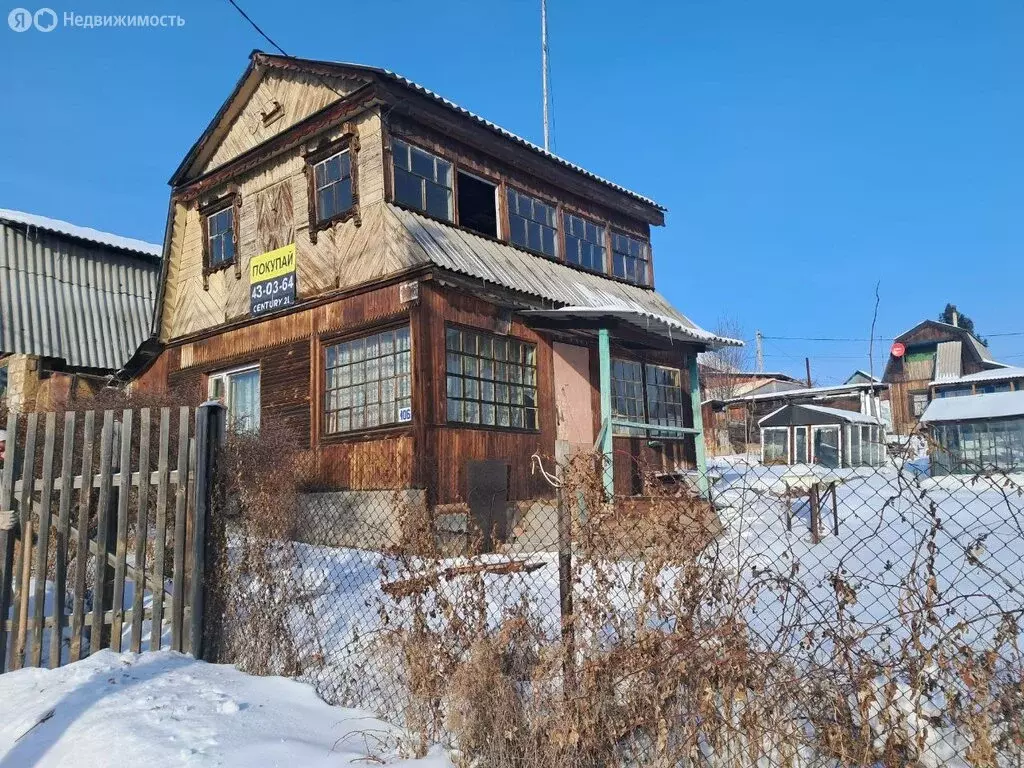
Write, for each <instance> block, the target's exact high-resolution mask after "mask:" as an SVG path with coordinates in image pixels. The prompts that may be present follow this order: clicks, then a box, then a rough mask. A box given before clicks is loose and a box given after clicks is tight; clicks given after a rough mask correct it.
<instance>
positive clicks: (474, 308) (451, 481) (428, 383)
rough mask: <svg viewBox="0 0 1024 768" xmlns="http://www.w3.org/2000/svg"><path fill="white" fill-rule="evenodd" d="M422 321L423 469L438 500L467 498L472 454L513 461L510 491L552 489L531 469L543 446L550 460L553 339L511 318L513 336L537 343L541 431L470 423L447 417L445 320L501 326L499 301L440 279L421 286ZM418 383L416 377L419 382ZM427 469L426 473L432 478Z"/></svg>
mask: <svg viewBox="0 0 1024 768" xmlns="http://www.w3.org/2000/svg"><path fill="white" fill-rule="evenodd" d="M420 302H421V306H420V308H419V315H418V318H417V320H418V322H417V323H416V324H415V327H414V333H415V334H416V335H415V338H414V342H413V343H414V344H416V345H418V348H419V351H418V353H417V356H416V372H415V379H416V380H418V381H419V382H420V383H419V388H420V390H421V392H422V408H423V411H424V412H423V416H422V421H423V426H424V435H423V440H424V443H423V444H424V446H425V448H424V456H425V457H427V458H426V463H425V465H424V467H423V471H424V472H426V473H428V474H429V476H430V477H432V478H433V482H432V483H429V485H431V486H433V488H434V491H435V494H436V495H435V497H434V498H433V499H432V501H436V502H437V503H442V504H446V503H452V502H456V501H465V500H466V465H467V462H469V461H472V460H474V459H492V458H493V459H497V458H503V459H507V460H508V462H509V463H510V465H511V476H510V480H509V496H510V498H512V499H516V500H520V499H533V498H541V497H549V496H551V495H552V493H553V491H552V488H551V486H550V485H548V484H547V483H546V482H545V481H544V480H543V478H542V477H541V476H540V475H539V474H537V475H534V474H532V473H531V472H530V457H531V456H532V455H533V454H534V453H539V454H540V455H541V456H543V457H545V458H546V460H547V461H548V466H550V461H551V458H552V456H553V454H554V447H555V427H556V425H555V415H554V381H553V360H552V353H551V341H550V339H548V338H547V337H546V336H543V335H541V334H538V333H536V332H535V331H533V330H531V329H530V328H528V327H527V326H526V325H525V324H523V323H522V322H521V321H520V320H519V319H518V318H516V319H513V321H512V324H511V329H510V331H509V336H511V337H514V338H518V339H522V340H524V341H528V342H530V343H531V344H535V345H536V346H537V399H538V403H537V405H538V419H539V422H540V429H539V430H538V431H537V432H527V431H522V432H520V431H513V430H506V429H495V428H486V427H482V428H472V427H466V426H462V425H449V424H447V419H446V411H447V399H446V389H445V381H446V379H445V325H446V324H447V323H458V324H460V325H465V326H469V327H472V328H477V329H479V330H482V331H488V332H491V333H493V332H495V331H496V330H498V329H499V325H500V323H499V317H498V312H499V309H498V307H497V306H495V305H494V304H491V303H488V302H485V301H482V300H480V299H477V298H475V297H473V296H470V295H468V294H466V293H462V292H460V291H457V290H455V289H454V288H448V287H442V286H440V285H438V284H437V283H425V284H422V285H421V286H420ZM414 386H415V382H414ZM430 477H428V478H427V479H428V480H429V479H430Z"/></svg>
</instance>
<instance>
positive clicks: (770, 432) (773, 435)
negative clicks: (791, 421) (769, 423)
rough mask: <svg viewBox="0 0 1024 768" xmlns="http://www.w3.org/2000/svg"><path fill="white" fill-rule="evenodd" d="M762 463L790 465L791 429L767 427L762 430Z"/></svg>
mask: <svg viewBox="0 0 1024 768" xmlns="http://www.w3.org/2000/svg"><path fill="white" fill-rule="evenodd" d="M761 463H762V464H788V463H789V427H765V428H764V429H762V430H761Z"/></svg>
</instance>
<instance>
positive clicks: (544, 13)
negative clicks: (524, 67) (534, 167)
mask: <svg viewBox="0 0 1024 768" xmlns="http://www.w3.org/2000/svg"><path fill="white" fill-rule="evenodd" d="M540 68H541V77H542V80H543V89H544V149H545V150H547V151H549V152H550V151H551V123H550V121H549V115H548V0H540Z"/></svg>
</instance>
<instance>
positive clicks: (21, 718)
mask: <svg viewBox="0 0 1024 768" xmlns="http://www.w3.org/2000/svg"><path fill="white" fill-rule="evenodd" d="M407 737H408V734H405V733H404V732H402V731H401V730H399V729H397V728H395V727H394V726H391V725H388V724H387V723H384V722H381V721H380V720H377V719H375V718H374V717H372V716H371V715H369V714H368V713H366V712H363V711H360V710H353V709H341V708H338V707H332V706H329V705H327V704H325V703H323V702H322V701H321V700H320V699H318V698H317V696H316V694H315V693H314V692H313V689H312V688H310V687H309V686H307V685H304V684H302V683H298V682H295V681H292V680H286V679H284V678H280V677H262V678H261V677H251V676H249V675H246V674H244V673H242V672H239V671H238V670H236V669H235V668H234V667H231V666H228V665H216V664H207V663H205V662H202V661H196V660H195V659H192V658H190V657H188V656H184V655H182V654H177V653H171V652H169V651H159V652H151V653H144V654H141V655H136V654H130V653H126V654H121V655H118V654H116V653H113V652H112V651H101V652H99V653H97V654H96V655H94V656H92V657H90V658H88V659H86V660H84V661H80V662H77V663H75V664H71V665H68V666H65V667H60V668H58V669H55V670H42V669H24V670H21V671H18V672H11V673H8V674H6V675H0V765H4V766H7V765H10V766H33V768H57V766H67V765H74V766H75V767H76V768H107V767H108V766H132V767H133V768H134V767H135V766H140V765H145V766H146V768H170V767H171V766H175V768H177V767H178V766H214V765H216V766H225V767H226V768H231V767H232V766H238V767H241V766H261V767H262V766H287V767H288V768H300V767H301V768H307V767H308V768H316V767H317V766H347V765H388V766H392V767H393V768H451V765H452V763H451V762H450V761H449V759H448V757H447V756H445V755H444V754H443V753H442V752H441V750H439V749H437V748H435V749H434V750H432V751H431V753H430V754H428V756H427V757H426V758H424V759H421V760H414V759H410V758H403V755H402V753H403V749H402V746H401V745H402V744H403V743H404V742H405V739H406V738H407Z"/></svg>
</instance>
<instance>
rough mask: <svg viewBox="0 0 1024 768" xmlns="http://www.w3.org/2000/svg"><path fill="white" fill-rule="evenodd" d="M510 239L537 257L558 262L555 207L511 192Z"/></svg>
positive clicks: (512, 190) (514, 191) (509, 210)
mask: <svg viewBox="0 0 1024 768" xmlns="http://www.w3.org/2000/svg"><path fill="white" fill-rule="evenodd" d="M508 226H509V239H510V240H511V241H512V242H513V243H515V244H516V245H518V246H521V247H523V248H526V249H528V250H531V251H534V252H535V253H539V254H542V255H544V256H549V257H551V258H552V259H554V258H557V256H558V251H557V250H556V246H555V241H556V240H557V238H556V236H555V233H556V221H555V206H553V205H548V204H547V203H544V202H541V201H540V200H537V199H536V198H533V197H530V196H529V195H524V194H523V193H522V192H516V190H514V189H511V188H510V189H509V190H508Z"/></svg>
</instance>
